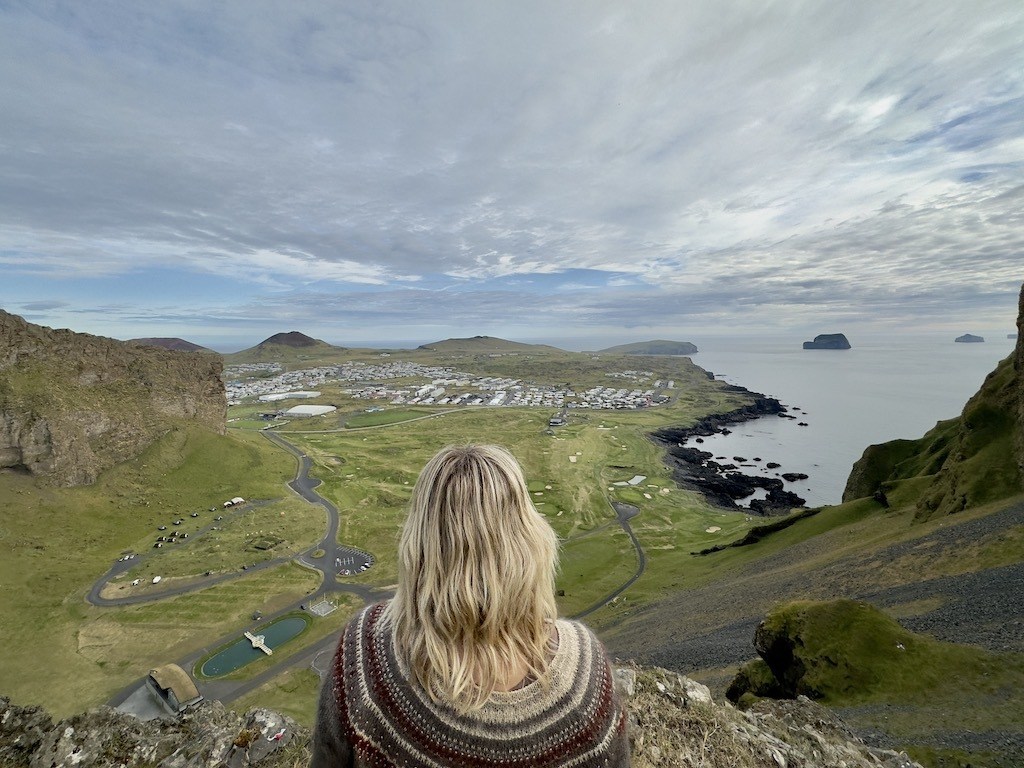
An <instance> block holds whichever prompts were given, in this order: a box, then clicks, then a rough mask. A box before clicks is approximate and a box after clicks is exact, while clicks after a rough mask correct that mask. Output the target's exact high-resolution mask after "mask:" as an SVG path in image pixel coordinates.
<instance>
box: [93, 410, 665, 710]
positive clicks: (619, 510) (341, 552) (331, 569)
mask: <svg viewBox="0 0 1024 768" xmlns="http://www.w3.org/2000/svg"><path fill="white" fill-rule="evenodd" d="M437 415H443V414H431V416H429V417H426V418H432V417H435V416H437ZM420 418H424V417H420ZM399 423H405V422H399ZM380 426H394V425H390V424H389V425H380ZM369 428H370V429H372V428H379V427H377V426H375V427H369ZM261 434H263V436H264V437H266V438H267V439H268V440H270V441H271V442H272V443H274V444H275V445H277V446H278V447H280V448H282V449H283V450H285V451H287V452H288V453H290V454H292V455H293V456H294V457H295V459H296V462H297V470H296V474H295V478H294V479H293V480H291V481H289V482H288V487H289V488H291V490H292V491H294V492H295V493H296V494H298V495H299V496H301V497H302V498H303V499H305V500H306V501H307V502H309V503H310V504H319V505H320V506H321V507H323V508H324V512H325V514H326V516H327V528H326V531H325V533H324V536H323V538H322V539H321V540H320V542H319V543H317V544H316V545H314V546H312V547H310V548H308V549H306V550H305V551H303V552H301V553H299V554H298V555H296V556H294V557H280V558H275V559H272V560H267V561H264V562H262V563H259V564H257V565H255V566H251V567H249V568H248V569H246V570H245V571H239V572H232V573H225V574H217V575H211V576H208V577H197V578H196V579H195V580H193V581H189V582H188V583H185V584H179V585H177V586H174V587H170V588H168V589H165V590H162V591H160V592H147V593H145V594H139V595H132V596H126V597H116V598H105V597H103V596H102V591H103V589H104V588H105V587H106V586H107V584H108V582H109V581H110V580H111V579H113V578H114V577H116V576H118V575H120V574H122V573H124V572H125V571H127V570H129V569H130V568H132V567H133V566H134V565H136V564H137V563H138V560H137V559H131V560H128V561H118V562H117V563H115V564H114V566H113V567H112V568H111V569H110V570H109V571H108V572H107V573H105V574H104V575H103V576H101V577H100V578H99V579H98V580H97V581H96V583H95V584H93V586H92V588H91V589H90V590H89V593H88V595H87V597H86V599H87V600H88V602H90V603H91V604H93V605H96V606H99V607H115V606H126V605H139V604H143V603H150V602H154V601H158V600H163V599H166V598H169V597H176V596H178V595H184V594H188V593H190V592H196V591H198V590H202V589H206V588H208V587H210V586H213V585H215V584H220V583H223V582H226V581H232V580H234V579H238V578H240V577H242V576H245V575H249V574H251V573H252V572H253V571H260V570H264V569H268V568H273V567H275V566H278V565H281V564H282V563H285V562H288V561H289V560H292V561H296V562H298V563H299V564H301V565H303V566H304V567H306V568H309V569H311V570H315V571H317V572H319V573H320V574H321V576H322V581H321V584H320V587H319V588H318V589H317V590H316V591H315V592H313V593H311V594H309V595H307V596H306V597H304V598H303V599H302V600H300V601H296V602H295V603H293V604H292V605H289V606H287V607H285V608H283V609H281V610H280V611H277V612H276V613H274V614H273V615H271V616H266V617H265V618H264V622H265V623H269V622H271V621H273V620H274V619H276V618H277V617H278V616H282V615H284V614H286V613H289V612H291V611H295V610H296V609H300V608H303V607H304V606H305V605H307V604H309V603H313V602H316V601H317V600H318V599H320V598H321V597H325V596H327V595H329V594H331V593H335V592H347V593H349V594H352V595H355V596H356V597H358V598H360V599H361V600H363V601H364V603H367V604H369V603H373V602H377V601H379V600H383V599H386V598H387V597H389V596H390V592H388V591H386V590H380V589H375V588H373V587H368V586H363V585H360V584H346V583H343V582H338V580H337V573H336V571H337V568H336V567H335V566H336V565H337V564H338V563H341V562H350V561H355V562H358V561H359V560H360V559H361V558H362V559H363V561H364V562H367V563H368V564H369V563H372V561H373V560H372V556H370V555H368V554H367V553H366V552H364V551H363V550H361V549H357V548H354V547H348V546H345V545H339V544H338V541H337V537H338V529H339V526H340V517H339V513H338V508H337V507H336V506H335V505H334V504H332V503H331V502H330V501H329V500H327V499H326V498H324V497H323V496H321V495H320V494H319V493H317V492H316V490H315V489H316V488H317V486H319V485H320V483H321V481H320V480H318V479H315V478H311V477H310V476H309V472H310V470H311V469H312V466H313V462H312V460H311V459H310V458H309V456H307V455H306V454H305V453H303V452H302V450H301V449H299V448H298V447H297V446H295V445H293V444H292V443H290V442H288V441H287V440H285V439H284V438H283V437H281V436H280V435H279V434H277V433H276V432H273V431H271V430H263V431H262V432H261ZM252 503H253V502H250V504H252ZM257 503H258V502H257ZM263 503H267V502H263ZM609 504H610V506H611V507H612V509H613V510H614V512H615V515H616V519H617V522H618V523H619V525H621V526H622V528H623V530H625V532H626V534H627V535H628V536H629V538H630V541H631V542H632V544H633V547H634V549H635V551H636V558H637V568H636V571H635V573H634V574H633V575H632V576H631V577H630V578H629V579H627V580H626V581H625V582H624V583H623V584H622V585H621V586H619V587H618V588H616V589H615V590H613V591H612V592H611V593H609V594H608V595H606V596H604V597H603V598H601V599H600V600H598V601H597V602H596V603H594V604H593V605H591V606H590V607H588V608H586V609H585V610H583V611H581V612H580V613H577V614H576V615H575V616H573V617H572V618H582V617H584V616H588V615H590V614H591V613H593V612H594V611H596V610H598V609H599V608H601V607H602V606H604V605H606V604H608V603H609V602H611V601H612V600H614V599H615V598H616V597H618V596H619V595H621V594H622V593H623V592H624V591H625V590H626V589H628V588H629V587H630V586H632V584H633V583H634V582H636V580H637V579H638V578H640V576H641V575H642V574H643V572H644V570H645V568H646V567H647V557H646V554H645V553H644V550H643V547H641V545H640V542H639V541H638V539H637V537H636V534H635V533H634V532H633V529H632V527H631V526H630V523H629V520H630V519H631V518H633V517H635V516H636V515H637V514H639V511H640V510H639V509H638V508H637V507H634V506H632V505H629V504H623V503H620V502H609ZM212 527H213V526H212V525H211V526H207V527H206V528H203V529H202V530H200V531H197V532H196V533H195V534H194V535H193V537H192V538H193V540H194V539H195V538H199V537H201V536H202V535H204V534H205V533H207V532H208V531H209V530H211V529H212ZM317 550H322V551H323V553H324V554H323V555H322V556H320V557H317V558H314V557H313V556H312V555H313V553H314V552H316V551H317ZM149 556H151V555H146V556H143V557H149ZM237 638H238V632H237V631H236V632H232V633H231V634H229V635H226V636H224V637H221V638H218V639H217V640H215V641H214V642H213V643H211V644H209V645H208V646H206V647H204V648H202V649H200V650H199V651H197V652H195V653H192V654H190V655H189V656H187V657H185V658H183V659H179V660H178V661H177V662H176V663H177V664H178V665H179V666H180V667H181V668H182V669H185V670H191V669H192V668H193V667H194V666H195V664H196V663H197V662H198V661H199V660H200V659H201V658H203V657H204V656H206V655H207V654H208V653H209V652H210V651H211V650H214V649H216V648H219V647H221V646H223V645H225V644H227V643H228V642H230V641H232V640H236V639H237ZM336 643H337V639H336V636H335V635H333V634H332V635H328V636H327V637H325V638H323V639H322V640H320V641H317V642H316V643H314V644H312V645H310V646H309V647H307V648H304V649H303V650H301V651H299V652H297V653H295V654H293V655H292V656H290V657H289V658H287V659H285V660H284V661H282V662H281V663H279V664H275V665H274V666H272V667H270V668H269V669H267V670H265V671H264V672H262V673H260V674H258V675H255V676H253V677H251V678H249V679H248V680H243V681H238V680H223V679H197V680H196V681H195V682H196V685H197V687H198V688H199V692H200V693H202V694H203V696H205V697H206V698H208V699H218V700H220V701H221V702H223V703H229V702H231V701H233V700H234V699H237V698H239V697H241V696H244V695H245V694H247V693H249V692H251V691H253V690H255V689H256V688H258V687H260V686H261V685H263V684H264V683H266V682H267V681H269V680H271V679H272V678H274V677H276V676H277V675H279V674H281V673H282V672H284V671H285V670H288V669H293V668H296V667H300V666H302V667H306V666H312V667H313V668H314V669H316V670H317V671H320V668H321V667H323V666H324V661H323V659H324V658H326V657H327V656H328V654H330V653H332V652H333V649H334V646H335V645H336ZM143 686H144V680H143V681H135V682H133V683H132V684H131V685H129V686H128V687H126V688H124V689H122V690H121V691H119V692H118V693H117V694H115V695H114V696H113V697H112V698H111V699H110V701H109V702H108V704H109V705H110V706H113V707H116V706H118V705H120V704H123V703H124V702H125V701H126V700H127V699H129V697H131V696H132V695H133V694H135V693H137V692H138V691H139V689H140V688H141V687H143Z"/></svg>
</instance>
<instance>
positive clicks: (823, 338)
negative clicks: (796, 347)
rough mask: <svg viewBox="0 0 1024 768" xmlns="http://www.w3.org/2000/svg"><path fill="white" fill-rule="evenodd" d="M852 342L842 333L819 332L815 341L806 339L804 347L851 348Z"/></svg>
mask: <svg viewBox="0 0 1024 768" xmlns="http://www.w3.org/2000/svg"><path fill="white" fill-rule="evenodd" d="M850 348H851V347H850V342H849V340H848V339H847V338H846V336H845V335H844V334H842V333H819V334H818V335H817V336H815V337H814V341H805V342H804V349H850Z"/></svg>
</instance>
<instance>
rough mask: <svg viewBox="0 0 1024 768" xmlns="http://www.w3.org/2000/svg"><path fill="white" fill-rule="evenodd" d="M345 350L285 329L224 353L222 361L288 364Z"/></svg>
mask: <svg viewBox="0 0 1024 768" xmlns="http://www.w3.org/2000/svg"><path fill="white" fill-rule="evenodd" d="M346 351H347V350H346V348H345V347H336V346H334V345H333V344H328V343H327V342H326V341H323V340H321V339H314V338H313V337H312V336H307V335H306V334H304V333H301V332H300V331H286V332H282V333H275V334H274V335H273V336H268V337H267V338H265V339H264V340H263V341H261V342H260V343H259V344H257V345H256V346H254V347H249V348H248V349H243V350H241V351H239V352H233V353H231V354H229V355H224V361H225V363H227V364H228V365H234V364H238V363H259V362H279V363H282V364H284V365H288V364H294V363H298V362H300V361H303V360H317V359H320V358H327V359H331V358H333V357H335V356H337V355H339V354H344V353H345V352H346Z"/></svg>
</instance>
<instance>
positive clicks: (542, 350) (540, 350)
mask: <svg viewBox="0 0 1024 768" xmlns="http://www.w3.org/2000/svg"><path fill="white" fill-rule="evenodd" d="M416 349H417V350H418V351H423V352H442V353H448V352H463V353H480V354H488V353H491V354H509V353H519V354H529V355H550V354H565V350H563V349H559V348H558V347H552V346H549V345H547V344H525V343H523V342H519V341H508V340H506V339H499V338H496V337H494V336H471V337H469V338H466V339H443V340H442V341H435V342H433V343H431V344H422V345H420V346H419V347H417V348H416Z"/></svg>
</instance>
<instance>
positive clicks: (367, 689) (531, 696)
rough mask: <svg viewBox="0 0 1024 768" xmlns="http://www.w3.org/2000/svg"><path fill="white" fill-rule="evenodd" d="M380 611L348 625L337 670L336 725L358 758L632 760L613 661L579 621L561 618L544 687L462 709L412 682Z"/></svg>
mask: <svg viewBox="0 0 1024 768" xmlns="http://www.w3.org/2000/svg"><path fill="white" fill-rule="evenodd" d="M383 613H384V604H383V603H381V604H377V605H373V606H370V607H369V608H367V609H366V610H364V611H363V612H362V613H361V614H360V615H359V616H357V617H356V618H355V619H353V620H352V621H351V622H350V623H349V625H348V626H347V627H346V629H345V631H344V633H343V635H342V638H341V642H340V644H339V648H338V652H337V654H336V655H335V657H334V665H333V668H332V672H331V677H332V679H331V686H332V694H333V697H334V701H335V704H336V708H337V709H336V711H337V714H338V719H339V720H340V723H339V725H340V726H341V731H342V733H343V734H344V736H345V737H346V740H347V741H348V742H349V744H350V746H351V748H352V750H353V752H354V753H355V754H354V757H355V758H356V763H357V764H358V765H366V766H375V767H376V766H380V768H385V767H386V766H431V767H433V768H453V767H455V768H484V767H485V766H490V767H493V768H497V767H499V766H508V767H509V768H527V766H530V767H531V768H532V767H537V768H544V767H545V766H550V767H553V766H577V767H579V768H588V767H589V766H619V765H626V764H628V745H627V744H626V738H625V729H626V716H625V712H624V710H623V709H622V707H621V706H620V704H619V701H618V699H617V697H616V694H615V691H614V682H613V679H612V674H611V668H610V666H609V664H608V660H607V657H606V655H605V653H604V649H603V647H602V646H601V644H600V642H599V641H598V640H597V639H596V638H595V637H594V636H593V635H592V634H591V632H590V631H589V630H588V629H587V628H586V627H584V626H583V625H582V624H578V623H576V622H570V621H562V620H560V621H559V622H558V624H557V628H558V637H559V643H558V650H557V651H556V652H555V655H554V657H553V659H552V661H551V666H550V681H549V684H548V685H546V686H545V685H543V684H541V683H540V682H538V681H534V682H532V683H530V684H528V685H526V686H524V687H522V688H518V689H516V690H512V691H507V692H505V691H499V692H495V693H494V694H492V695H491V697H490V699H488V701H487V703H486V704H485V705H484V706H483V708H482V709H479V710H476V711H473V712H470V713H468V714H460V713H458V712H457V711H456V710H455V709H454V708H453V707H451V706H449V705H447V704H445V703H438V702H434V701H433V700H432V699H431V698H430V697H429V696H428V695H427V693H426V692H425V691H424V690H422V688H421V687H420V686H419V685H416V684H414V683H411V682H410V681H409V677H410V676H409V674H408V671H407V670H406V669H404V667H403V665H402V664H401V663H400V662H399V660H398V658H397V657H396V655H395V651H394V646H393V640H392V633H391V631H390V627H389V626H387V622H386V621H385V620H384V618H383ZM624 755H625V756H626V757H625V761H626V762H624V761H623V756H624Z"/></svg>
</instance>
